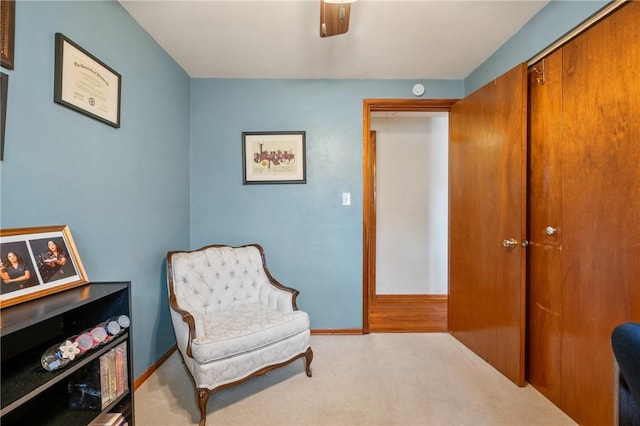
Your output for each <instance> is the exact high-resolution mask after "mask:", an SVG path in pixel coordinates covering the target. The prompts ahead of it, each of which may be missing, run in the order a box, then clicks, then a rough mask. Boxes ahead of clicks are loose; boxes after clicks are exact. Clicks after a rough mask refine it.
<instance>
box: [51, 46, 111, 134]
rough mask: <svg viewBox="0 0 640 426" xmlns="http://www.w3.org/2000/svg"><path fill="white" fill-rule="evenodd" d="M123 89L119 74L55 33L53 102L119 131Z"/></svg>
mask: <svg viewBox="0 0 640 426" xmlns="http://www.w3.org/2000/svg"><path fill="white" fill-rule="evenodd" d="M120 86H121V76H120V74H118V73H117V72H116V71H114V70H113V69H112V68H110V67H109V66H107V65H106V64H105V63H104V62H102V61H101V60H99V59H98V58H96V57H95V56H93V55H92V54H91V53H89V52H87V51H86V50H84V49H83V48H82V47H80V46H79V45H78V44H76V43H74V42H73V41H72V40H70V39H69V38H68V37H66V36H65V35H64V34H62V33H56V42H55V77H54V88H53V101H54V102H56V103H58V104H61V105H64V106H66V107H68V108H71V109H73V110H75V111H78V112H80V113H82V114H85V115H87V116H89V117H91V118H95V119H96V120H98V121H102V122H103V123H105V124H108V125H110V126H113V127H116V128H119V127H120V90H121V87H120Z"/></svg>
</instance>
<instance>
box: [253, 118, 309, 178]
mask: <svg viewBox="0 0 640 426" xmlns="http://www.w3.org/2000/svg"><path fill="white" fill-rule="evenodd" d="M306 157H307V155H306V132H305V131H284V132H242V183H243V184H244V185H251V184H277V183H307V168H306Z"/></svg>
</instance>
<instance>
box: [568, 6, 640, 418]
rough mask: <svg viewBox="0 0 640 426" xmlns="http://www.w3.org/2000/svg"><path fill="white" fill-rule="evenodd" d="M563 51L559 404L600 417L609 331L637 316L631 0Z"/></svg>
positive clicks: (606, 396) (639, 167) (638, 218)
mask: <svg viewBox="0 0 640 426" xmlns="http://www.w3.org/2000/svg"><path fill="white" fill-rule="evenodd" d="M562 51H563V53H562V57H563V69H564V76H563V82H562V85H563V90H562V105H563V107H562V123H563V128H562V138H563V143H562V145H563V193H562V198H563V202H562V223H563V228H564V232H563V237H562V252H563V267H562V281H563V287H562V318H563V319H562V384H563V390H562V394H563V398H562V408H563V409H564V410H565V412H567V413H568V414H569V415H570V416H571V417H573V418H574V420H576V421H577V422H578V423H580V424H583V425H604V424H610V423H611V422H612V419H613V355H612V351H611V343H610V337H611V331H612V330H613V328H614V327H615V326H616V325H618V324H619V323H621V322H624V321H629V320H632V319H634V320H636V321H638V320H640V318H637V317H636V318H633V317H632V313H633V311H634V310H635V312H637V309H638V308H637V305H638V304H639V303H640V299H638V297H637V296H638V290H637V288H638V286H640V68H639V64H640V3H638V2H630V3H629V4H628V5H626V6H623V7H622V8H621V9H620V10H619V11H617V12H615V13H614V14H613V15H611V16H609V17H608V18H606V19H604V20H603V21H601V22H599V23H598V24H597V25H595V26H594V27H592V28H590V29H589V30H588V31H586V32H585V33H583V34H581V35H580V36H579V37H577V38H576V39H574V40H573V41H571V42H570V43H568V44H567V45H566V46H564V47H563V48H562ZM634 295H635V298H634V297H633V296H634Z"/></svg>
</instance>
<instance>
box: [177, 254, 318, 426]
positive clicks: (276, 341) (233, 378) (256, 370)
mask: <svg viewBox="0 0 640 426" xmlns="http://www.w3.org/2000/svg"><path fill="white" fill-rule="evenodd" d="M167 285H168V291H169V307H170V313H171V320H172V323H173V328H174V331H175V333H176V341H177V345H178V350H179V351H180V353H181V355H182V358H183V359H184V362H185V365H186V366H187V368H188V370H189V372H190V373H191V375H192V377H193V380H194V383H195V388H196V397H197V403H198V408H199V409H200V426H204V425H205V422H206V415H207V401H208V400H209V396H210V395H211V394H213V393H215V392H216V391H218V390H221V389H224V388H228V387H230V386H234V385H237V384H240V383H243V382H245V381H247V380H249V379H251V378H253V377H256V376H260V375H262V374H265V373H267V372H269V371H271V370H273V369H275V368H278V367H282V366H284V365H287V364H289V363H291V362H293V361H295V360H297V359H299V358H304V361H305V371H306V374H307V376H308V377H311V361H312V360H313V351H312V350H311V346H310V344H309V343H310V334H311V333H310V324H309V315H308V314H307V313H306V312H303V311H300V310H299V309H298V307H297V304H296V298H297V296H298V294H299V291H298V290H295V289H292V288H289V287H285V286H284V285H282V284H281V283H279V282H278V281H277V280H276V279H275V278H273V277H272V276H271V273H270V272H269V270H268V269H267V265H266V260H265V255H264V250H263V249H262V247H261V246H260V245H258V244H249V245H244V246H240V247H231V246H227V245H221V244H215V245H209V246H205V247H202V248H200V249H198V250H192V251H170V252H168V253H167Z"/></svg>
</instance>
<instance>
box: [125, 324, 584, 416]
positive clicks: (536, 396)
mask: <svg viewBox="0 0 640 426" xmlns="http://www.w3.org/2000/svg"><path fill="white" fill-rule="evenodd" d="M311 347H312V349H313V351H314V360H313V363H312V364H311V367H312V370H313V377H312V378H308V377H307V376H306V375H305V373H304V363H303V361H302V360H297V361H295V362H294V363H292V364H289V365H288V366H285V367H283V368H281V369H278V370H274V371H272V372H271V373H269V374H267V375H265V376H261V377H258V378H255V379H253V380H250V381H249V382H247V383H244V384H242V385H239V386H236V387H232V388H230V389H225V390H222V391H220V392H218V393H215V394H213V395H212V396H211V398H210V399H209V404H208V414H207V424H208V425H210V426H214V425H554V426H561V425H575V423H574V422H573V421H572V420H571V419H570V418H569V417H567V416H566V415H565V414H564V413H563V412H562V411H560V410H559V409H558V408H557V407H556V406H554V405H553V404H552V403H551V402H549V401H548V400H547V399H545V398H544V397H543V396H542V395H541V394H540V393H539V392H538V391H536V390H535V389H534V388H533V387H532V386H526V387H524V388H519V387H517V386H515V385H514V384H513V383H512V382H510V381H509V380H508V379H506V378H505V377H504V376H502V375H501V374H500V373H498V372H497V371H496V370H494V369H493V368H491V367H490V366H489V365H488V364H487V363H485V362H484V361H483V360H482V359H480V358H479V357H477V356H476V355H475V354H473V353H472V352H471V351H469V350H468V349H467V348H466V347H465V346H463V345H462V344H461V343H459V342H458V341H457V340H455V339H454V338H453V337H451V336H450V335H449V334H446V333H426V334H369V335H363V336H324V335H320V336H315V335H314V336H312V337H311ZM135 408H136V410H135V411H136V424H137V425H139V426H161V425H170V426H181V425H197V424H198V420H199V412H198V408H197V405H196V397H195V391H194V389H193V384H192V382H191V379H190V377H189V375H188V371H187V370H186V368H185V367H184V365H183V364H182V360H181V358H180V355H179V354H178V352H175V353H174V354H173V355H172V356H171V357H170V358H169V359H168V360H167V361H166V362H165V363H164V364H163V365H162V366H161V367H160V368H159V369H158V371H157V372H156V373H154V374H153V375H152V376H151V377H150V378H149V379H148V380H147V381H146V382H145V383H143V384H142V385H141V386H140V388H139V389H138V390H137V391H136V393H135Z"/></svg>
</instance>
